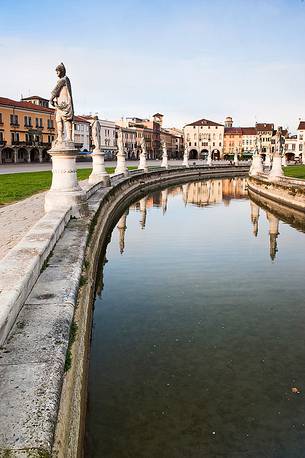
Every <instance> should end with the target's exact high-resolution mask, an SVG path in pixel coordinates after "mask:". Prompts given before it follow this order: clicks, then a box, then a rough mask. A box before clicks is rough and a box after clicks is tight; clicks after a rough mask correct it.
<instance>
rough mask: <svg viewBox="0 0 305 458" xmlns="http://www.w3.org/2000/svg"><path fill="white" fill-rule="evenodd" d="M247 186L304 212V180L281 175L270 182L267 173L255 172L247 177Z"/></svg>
mask: <svg viewBox="0 0 305 458" xmlns="http://www.w3.org/2000/svg"><path fill="white" fill-rule="evenodd" d="M248 187H249V189H250V190H251V191H252V192H255V193H256V194H258V195H261V196H263V197H266V198H268V199H271V200H273V201H274V202H278V203H279V204H282V205H284V206H287V207H290V208H292V209H295V210H298V211H301V212H305V180H297V179H294V178H292V179H290V178H289V177H281V178H280V179H278V180H276V181H271V182H270V181H269V180H268V175H267V174H257V175H255V176H250V177H249V179H248Z"/></svg>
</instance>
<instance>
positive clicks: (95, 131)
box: [91, 116, 101, 151]
mask: <svg viewBox="0 0 305 458" xmlns="http://www.w3.org/2000/svg"><path fill="white" fill-rule="evenodd" d="M91 130H92V140H93V144H94V151H100V150H101V125H100V122H99V120H98V116H94V117H93V121H92V123H91Z"/></svg>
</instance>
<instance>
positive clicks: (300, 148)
mask: <svg viewBox="0 0 305 458" xmlns="http://www.w3.org/2000/svg"><path fill="white" fill-rule="evenodd" d="M299 151H303V145H302V143H301V144H300V145H299Z"/></svg>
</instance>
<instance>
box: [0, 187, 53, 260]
mask: <svg viewBox="0 0 305 458" xmlns="http://www.w3.org/2000/svg"><path fill="white" fill-rule="evenodd" d="M44 195H45V193H44V192H42V193H40V194H36V195H34V196H32V197H29V198H28V199H24V200H22V201H21V202H17V203H15V204H11V205H6V206H4V207H0V227H1V231H0V260H1V259H2V258H3V257H4V256H5V255H6V254H7V253H8V251H9V250H10V249H12V248H13V246H15V245H16V243H18V242H19V240H21V239H22V237H23V236H24V235H25V234H26V233H27V232H28V231H29V229H30V228H31V227H32V226H34V224H35V223H36V222H37V221H38V220H39V219H40V218H41V217H42V216H43V215H44Z"/></svg>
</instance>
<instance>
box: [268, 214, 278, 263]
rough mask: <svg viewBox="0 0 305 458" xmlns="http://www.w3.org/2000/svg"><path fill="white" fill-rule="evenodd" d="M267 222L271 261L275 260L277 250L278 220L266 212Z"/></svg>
mask: <svg viewBox="0 0 305 458" xmlns="http://www.w3.org/2000/svg"><path fill="white" fill-rule="evenodd" d="M266 215H267V219H268V221H269V242H270V258H271V259H272V261H274V259H275V255H276V252H277V251H278V250H277V242H276V239H277V237H278V235H279V222H280V221H279V219H278V218H277V217H276V216H275V215H273V214H272V213H270V212H266Z"/></svg>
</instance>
